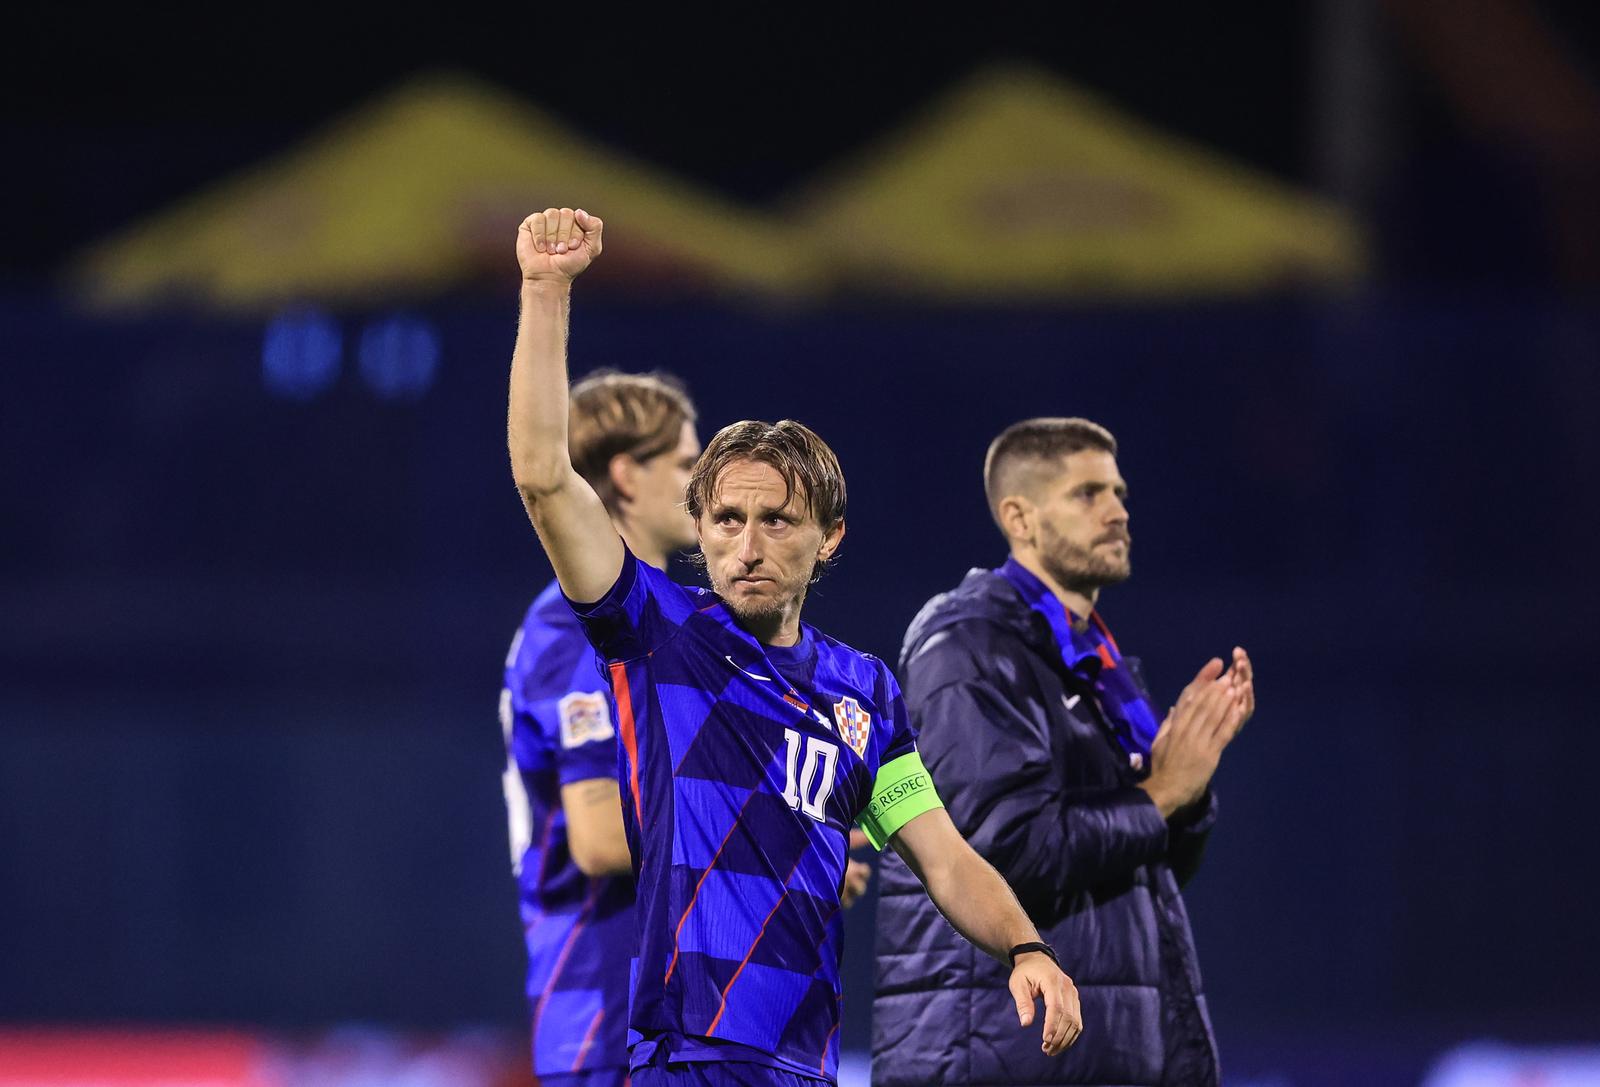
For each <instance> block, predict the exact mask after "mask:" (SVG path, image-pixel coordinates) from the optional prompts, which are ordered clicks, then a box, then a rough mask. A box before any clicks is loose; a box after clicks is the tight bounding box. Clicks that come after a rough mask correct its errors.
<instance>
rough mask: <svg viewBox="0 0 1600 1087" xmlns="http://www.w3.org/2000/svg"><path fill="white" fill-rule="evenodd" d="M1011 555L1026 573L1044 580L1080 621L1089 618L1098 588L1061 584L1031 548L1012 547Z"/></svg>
mask: <svg viewBox="0 0 1600 1087" xmlns="http://www.w3.org/2000/svg"><path fill="white" fill-rule="evenodd" d="M1011 557H1012V558H1014V559H1016V560H1017V562H1018V563H1019V564H1020V565H1021V566H1022V567H1023V568H1024V569H1025V570H1027V571H1028V573H1030V574H1032V575H1033V576H1034V577H1036V578H1038V579H1039V580H1040V581H1042V582H1044V584H1045V587H1046V588H1048V589H1049V590H1050V592H1051V593H1052V594H1054V596H1055V598H1056V599H1057V600H1059V601H1061V603H1062V604H1064V605H1065V606H1066V609H1067V610H1068V611H1070V612H1071V613H1072V614H1073V616H1075V617H1076V618H1077V619H1078V620H1079V621H1080V622H1083V621H1086V620H1087V619H1088V618H1089V614H1090V613H1091V612H1092V611H1094V605H1095V602H1096V601H1097V600H1099V599H1100V590H1099V589H1071V588H1068V587H1067V586H1065V585H1063V584H1061V583H1060V582H1059V581H1057V580H1056V579H1055V578H1054V577H1051V576H1050V571H1048V570H1046V569H1045V568H1044V564H1043V563H1042V562H1040V561H1039V555H1038V553H1037V552H1035V551H1034V550H1033V549H1032V548H1024V547H1018V548H1013V549H1012V551H1011Z"/></svg>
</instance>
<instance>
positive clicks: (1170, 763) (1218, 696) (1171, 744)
mask: <svg viewBox="0 0 1600 1087" xmlns="http://www.w3.org/2000/svg"><path fill="white" fill-rule="evenodd" d="M1239 653H1240V655H1241V656H1242V655H1243V650H1240V651H1239ZM1244 660H1245V666H1246V668H1247V669H1248V667H1249V658H1248V657H1245V658H1244ZM1249 699H1250V704H1251V705H1252V706H1253V705H1254V699H1255V695H1254V692H1253V689H1252V690H1251V692H1250V693H1249ZM1244 710H1245V701H1244V696H1242V695H1241V694H1240V692H1239V690H1238V683H1237V677H1236V676H1235V675H1233V674H1228V675H1224V674H1223V671H1222V661H1221V660H1220V659H1219V658H1216V657H1213V658H1211V659H1210V660H1209V661H1207V662H1206V663H1205V664H1204V666H1202V667H1201V669H1200V671H1199V673H1198V674H1196V675H1195V677H1194V680H1193V682H1191V683H1190V684H1189V685H1188V686H1187V687H1185V688H1184V689H1183V694H1182V695H1180V696H1179V697H1178V704H1177V705H1176V706H1174V707H1173V708H1172V711H1171V712H1170V713H1168V714H1167V719H1166V720H1165V721H1163V722H1161V728H1160V730H1159V731H1158V732H1157V733H1156V738H1155V741H1154V742H1153V743H1152V744H1151V745H1150V776H1149V777H1148V778H1146V779H1145V780H1144V781H1143V782H1141V783H1140V786H1139V787H1140V788H1141V789H1143V790H1144V791H1145V792H1147V793H1149V794H1150V799H1151V800H1152V801H1154V802H1155V805H1156V807H1157V808H1159V809H1160V810H1161V815H1162V818H1164V819H1170V818H1172V813H1173V812H1175V811H1177V810H1178V809H1179V808H1183V807H1186V806H1188V805H1190V804H1193V803H1194V802H1195V801H1196V800H1199V799H1200V797H1201V796H1203V795H1204V794H1205V791H1206V786H1207V785H1209V784H1210V783H1211V775H1212V774H1214V773H1216V772H1217V762H1218V760H1220V759H1221V758H1222V749H1223V748H1224V747H1227V746H1228V741H1230V740H1232V739H1233V737H1234V736H1235V734H1237V733H1238V731H1239V724H1240V721H1241V719H1242V717H1243V714H1244Z"/></svg>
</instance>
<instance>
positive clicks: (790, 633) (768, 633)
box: [739, 602, 800, 646]
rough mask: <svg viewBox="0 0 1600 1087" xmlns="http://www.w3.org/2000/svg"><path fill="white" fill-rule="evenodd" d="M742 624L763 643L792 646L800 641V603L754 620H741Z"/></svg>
mask: <svg viewBox="0 0 1600 1087" xmlns="http://www.w3.org/2000/svg"><path fill="white" fill-rule="evenodd" d="M739 625H740V626H742V627H744V628H745V629H746V630H747V631H749V632H750V633H751V634H753V635H754V636H755V639H756V641H758V642H760V643H761V644H762V645H778V646H791V645H798V644H799V643H800V605H799V603H798V602H797V603H795V604H792V605H790V606H789V607H787V608H784V609H783V611H782V612H780V613H779V614H777V615H771V616H767V615H763V616H761V617H759V618H757V619H754V620H749V621H746V620H743V619H741V620H740V623H739Z"/></svg>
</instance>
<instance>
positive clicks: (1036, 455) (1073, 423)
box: [983, 417, 1117, 524]
mask: <svg viewBox="0 0 1600 1087" xmlns="http://www.w3.org/2000/svg"><path fill="white" fill-rule="evenodd" d="M1085 449H1099V450H1101V451H1103V452H1106V453H1110V454H1111V455H1112V456H1116V455H1117V439H1116V438H1114V437H1112V436H1111V431H1109V430H1107V429H1106V428H1105V427H1103V426H1101V425H1100V424H1099V423H1091V422H1090V421H1089V420H1087V419H1064V418H1059V417H1045V418H1039V419H1024V420H1023V421H1022V422H1020V423H1012V424H1011V425H1010V426H1008V427H1006V428H1005V429H1004V430H1002V431H1001V432H1000V436H999V437H997V438H995V440H994V441H992V442H990V443H989V452H988V453H986V454H985V455H984V458H983V493H984V495H985V496H986V497H987V498H988V499H989V512H990V513H991V514H993V515H994V519H995V523H996V524H999V523H1000V500H1001V499H1002V498H1004V497H1006V495H1008V494H1015V493H1017V492H1016V488H1017V486H1018V483H1019V482H1020V481H1019V478H1018V472H1017V469H1018V468H1020V467H1023V466H1025V465H1038V464H1039V463H1040V462H1044V461H1052V462H1053V461H1060V460H1062V459H1064V458H1066V457H1070V456H1071V455H1072V454H1074V453H1080V452H1082V451H1083V450H1085Z"/></svg>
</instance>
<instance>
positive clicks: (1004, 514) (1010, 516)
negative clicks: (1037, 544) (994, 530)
mask: <svg viewBox="0 0 1600 1087" xmlns="http://www.w3.org/2000/svg"><path fill="white" fill-rule="evenodd" d="M996 512H997V513H998V514H999V517H998V520H999V521H1000V530H1001V531H1002V532H1004V533H1005V534H1006V538H1007V539H1008V540H1016V541H1019V542H1021V543H1027V544H1031V543H1032V542H1033V534H1034V532H1035V530H1036V529H1037V527H1038V517H1037V516H1036V515H1037V513H1038V507H1037V506H1035V505H1034V504H1033V501H1032V500H1031V499H1029V498H1026V497H1024V496H1023V495H1020V494H1008V495H1006V496H1005V497H1004V498H1002V499H1001V500H1000V507H999V509H998V510H997V511H996Z"/></svg>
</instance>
